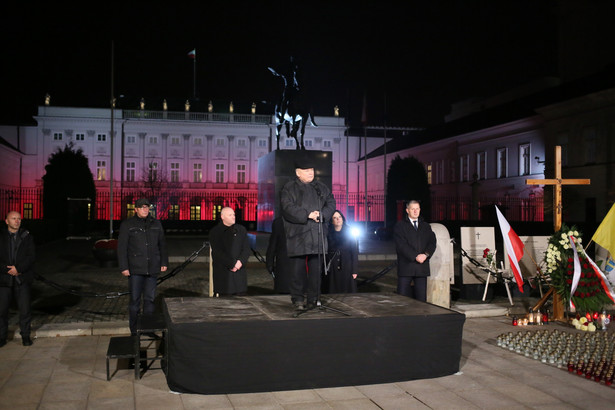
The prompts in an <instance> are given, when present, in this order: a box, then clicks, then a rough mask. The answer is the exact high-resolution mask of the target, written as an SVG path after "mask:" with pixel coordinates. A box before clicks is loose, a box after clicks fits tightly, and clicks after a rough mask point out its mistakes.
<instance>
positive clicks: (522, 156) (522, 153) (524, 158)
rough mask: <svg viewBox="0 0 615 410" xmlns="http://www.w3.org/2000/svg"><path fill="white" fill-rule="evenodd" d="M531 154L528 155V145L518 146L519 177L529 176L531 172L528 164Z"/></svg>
mask: <svg viewBox="0 0 615 410" xmlns="http://www.w3.org/2000/svg"><path fill="white" fill-rule="evenodd" d="M530 158H532V157H531V153H530V144H523V145H520V146H519V174H520V175H530V174H531V173H532V172H531V165H530V164H531V163H530Z"/></svg>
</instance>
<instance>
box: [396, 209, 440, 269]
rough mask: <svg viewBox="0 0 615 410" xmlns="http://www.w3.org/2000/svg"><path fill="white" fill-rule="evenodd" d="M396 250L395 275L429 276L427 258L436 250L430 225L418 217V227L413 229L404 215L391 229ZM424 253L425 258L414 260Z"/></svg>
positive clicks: (434, 238)
mask: <svg viewBox="0 0 615 410" xmlns="http://www.w3.org/2000/svg"><path fill="white" fill-rule="evenodd" d="M393 235H394V238H395V248H396V250H397V276H429V260H430V259H431V256H432V255H433V253H434V252H435V251H436V235H435V234H434V233H433V231H432V230H431V226H430V225H429V224H428V223H427V222H425V221H423V219H421V218H419V229H418V230H416V229H414V226H413V225H412V223H410V219H408V217H407V216H406V217H405V218H404V219H403V220H401V221H397V223H396V224H395V228H394V231H393ZM421 253H424V254H426V255H427V260H425V262H423V263H418V262H417V261H416V259H415V258H416V257H417V255H419V254H421Z"/></svg>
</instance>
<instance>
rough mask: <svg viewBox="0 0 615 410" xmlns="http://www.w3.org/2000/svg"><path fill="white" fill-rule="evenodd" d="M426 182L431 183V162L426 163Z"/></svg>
mask: <svg viewBox="0 0 615 410" xmlns="http://www.w3.org/2000/svg"><path fill="white" fill-rule="evenodd" d="M427 183H428V184H429V185H431V183H432V181H431V164H427Z"/></svg>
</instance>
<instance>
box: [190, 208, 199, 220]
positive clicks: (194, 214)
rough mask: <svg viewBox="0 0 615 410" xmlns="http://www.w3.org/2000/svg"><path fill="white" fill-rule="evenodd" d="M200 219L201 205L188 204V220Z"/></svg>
mask: <svg viewBox="0 0 615 410" xmlns="http://www.w3.org/2000/svg"><path fill="white" fill-rule="evenodd" d="M200 219H201V205H190V220H191V221H199V220H200Z"/></svg>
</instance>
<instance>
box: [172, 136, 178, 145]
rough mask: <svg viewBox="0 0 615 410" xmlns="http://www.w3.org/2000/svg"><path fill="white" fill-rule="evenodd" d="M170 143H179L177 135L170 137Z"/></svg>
mask: <svg viewBox="0 0 615 410" xmlns="http://www.w3.org/2000/svg"><path fill="white" fill-rule="evenodd" d="M171 145H179V137H171Z"/></svg>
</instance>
